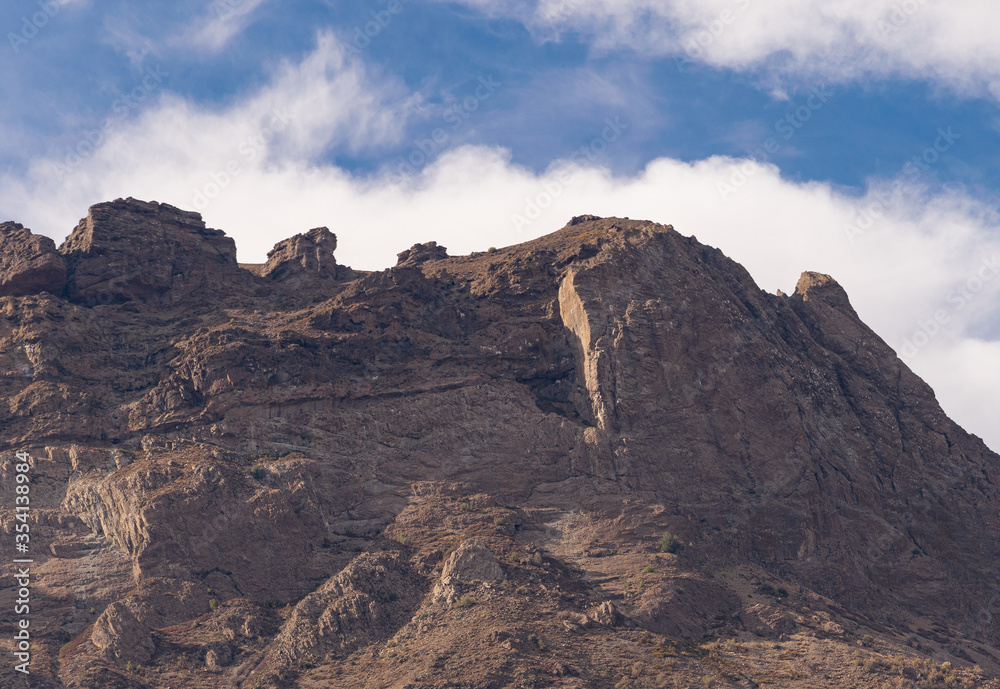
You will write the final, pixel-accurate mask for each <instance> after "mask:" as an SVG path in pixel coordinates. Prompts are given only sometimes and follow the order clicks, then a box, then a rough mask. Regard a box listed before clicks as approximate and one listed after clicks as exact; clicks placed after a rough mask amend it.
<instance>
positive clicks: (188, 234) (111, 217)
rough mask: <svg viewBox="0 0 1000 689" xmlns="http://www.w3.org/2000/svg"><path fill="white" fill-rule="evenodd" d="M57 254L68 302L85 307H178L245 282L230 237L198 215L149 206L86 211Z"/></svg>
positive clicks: (113, 205)
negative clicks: (138, 304)
mask: <svg viewBox="0 0 1000 689" xmlns="http://www.w3.org/2000/svg"><path fill="white" fill-rule="evenodd" d="M59 252H60V253H61V254H62V255H63V256H64V257H65V260H66V265H67V273H68V275H67V283H66V295H67V297H68V298H69V299H70V300H72V301H75V302H80V303H84V304H88V305H92V304H110V303H120V302H124V301H131V300H136V301H142V302H147V303H151V304H164V305H169V304H176V303H178V302H180V301H182V300H184V299H186V298H188V297H190V296H191V295H194V294H198V293H207V292H210V291H212V290H216V289H220V288H224V287H225V286H227V285H229V284H233V283H239V282H244V281H245V280H244V277H245V276H244V271H242V270H241V269H240V268H239V266H238V264H237V262H236V244H235V242H234V241H233V240H232V239H231V238H229V237H226V235H225V233H224V232H222V231H221V230H213V229H209V228H207V227H206V226H205V223H204V221H203V220H202V219H201V215H199V214H198V213H193V212H188V211H182V210H180V209H178V208H175V207H174V206H170V205H167V204H160V203H157V202H155V201H153V202H145V201H138V200H136V199H132V198H128V199H118V200H116V201H112V202H110V203H100V204H97V205H95V206H93V207H91V208H90V211H89V212H88V214H87V217H86V218H84V219H83V220H81V221H80V223H79V224H78V225H77V227H76V229H75V230H73V232H72V233H71V234H70V235H69V237H68V238H67V239H66V241H65V242H64V243H63V244H62V246H61V247H59Z"/></svg>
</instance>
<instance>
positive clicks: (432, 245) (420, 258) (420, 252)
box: [396, 242, 448, 267]
mask: <svg viewBox="0 0 1000 689" xmlns="http://www.w3.org/2000/svg"><path fill="white" fill-rule="evenodd" d="M396 256H397V258H398V259H399V260H398V261H396V267H400V266H416V265H420V264H421V263H426V262H427V261H440V260H442V259H445V258H448V250H447V249H446V248H444V247H443V246H438V243H437V242H427V243H426V244H414V245H413V246H412V247H410V248H409V249H407V250H406V251H402V252H400V253H398V254H396Z"/></svg>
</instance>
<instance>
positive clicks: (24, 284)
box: [0, 222, 66, 297]
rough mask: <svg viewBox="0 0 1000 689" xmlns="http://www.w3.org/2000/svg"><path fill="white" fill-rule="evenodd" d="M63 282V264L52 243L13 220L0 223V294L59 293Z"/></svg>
mask: <svg viewBox="0 0 1000 689" xmlns="http://www.w3.org/2000/svg"><path fill="white" fill-rule="evenodd" d="M65 283H66V264H65V263H64V262H63V259H62V256H60V255H59V253H58V252H56V245H55V242H53V241H52V240H51V239H49V238H48V237H45V236H43V235H37V234H32V233H31V230H28V229H25V228H24V226H22V225H19V224H17V223H13V222H5V223H2V224H0V297H23V296H25V295H28V294H38V293H39V292H48V293H50V294H53V295H55V296H60V295H61V294H62V291H63V285H64V284H65Z"/></svg>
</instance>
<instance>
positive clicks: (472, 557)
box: [441, 539, 507, 584]
mask: <svg viewBox="0 0 1000 689" xmlns="http://www.w3.org/2000/svg"><path fill="white" fill-rule="evenodd" d="M506 578H507V576H506V575H505V574H504V573H503V568H502V567H500V563H499V562H497V558H496V556H495V555H494V554H493V552H492V551H491V550H490V549H489V548H487V547H486V545H485V544H483V543H482V541H479V540H476V539H470V540H468V541H465V542H464V543H462V545H460V546H459V547H458V548H457V549H456V550H455V552H453V553H452V554H451V555H449V556H448V559H447V560H445V563H444V568H443V569H442V570H441V582H442V583H443V584H458V583H471V582H476V581H502V580H504V579H506Z"/></svg>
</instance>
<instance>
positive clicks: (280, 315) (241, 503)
mask: <svg viewBox="0 0 1000 689" xmlns="http://www.w3.org/2000/svg"><path fill="white" fill-rule="evenodd" d="M50 244H51V242H49V243H48V244H47V243H46V241H45V240H44V238H38V237H36V236H34V235H31V233H30V232H29V231H28V230H26V229H24V228H23V227H21V226H20V225H17V224H14V223H5V224H3V225H0V248H2V252H3V253H2V261H0V285H2V290H3V291H2V292H0V294H4V295H6V296H3V297H0V308H2V309H3V313H4V316H5V317H4V319H3V320H2V321H0V371H2V373H3V376H2V378H0V385H2V386H3V394H4V398H5V400H6V402H7V404H6V406H5V407H3V408H2V411H0V445H2V449H3V452H2V454H0V470H2V472H3V478H4V481H3V495H2V498H0V507H2V508H3V512H2V515H3V523H4V528H5V531H6V532H7V533H9V534H13V532H14V524H15V517H14V505H15V490H14V486H15V482H14V478H13V477H14V473H15V469H14V467H15V464H16V463H17V461H18V460H17V459H16V458H15V453H16V452H19V451H23V452H28V453H29V454H30V456H31V458H32V460H31V472H30V474H31V491H32V492H31V496H32V501H31V505H32V513H31V514H32V521H31V544H32V545H31V547H32V548H33V550H32V555H33V557H34V564H33V565H32V567H33V570H32V571H33V572H34V576H35V577H36V579H35V580H34V582H33V588H32V597H33V602H34V605H35V606H37V607H34V606H33V610H32V613H33V618H32V625H33V627H32V629H33V632H34V633H35V634H36V636H35V637H33V643H34V644H35V645H34V649H35V655H34V660H33V666H32V667H33V674H32V677H31V682H32V683H31V685H30V686H31V687H33V688H39V687H86V688H89V687H128V688H132V687H173V688H174V689H178V688H179V687H191V688H193V687H209V686H212V687H214V686H233V687H236V686H239V687H248V688H250V687H277V686H289V687H290V686H300V687H321V686H323V687H327V686H330V687H333V686H335V687H399V688H403V687H442V688H443V687H476V688H487V687H496V688H497V689H500V688H502V687H548V686H552V687H622V688H624V687H660V686H667V687H670V686H694V685H695V684H697V685H699V686H720V687H721V686H733V687H744V686H747V687H748V686H763V685H765V684H769V685H776V686H819V687H844V686H859V687H868V686H871V687H881V686H885V687H896V686H977V687H980V686H998V684H997V683H996V681H995V680H994V679H992V678H993V677H995V676H996V673H997V672H998V671H1000V660H998V658H1000V648H998V647H1000V620H998V618H997V616H996V615H995V614H994V613H995V612H996V607H997V601H998V600H1000V581H998V578H997V571H998V567H1000V492H998V488H997V486H996V484H994V483H993V482H992V479H993V478H994V477H996V476H997V475H998V471H1000V458H998V457H997V455H995V454H993V453H992V452H991V451H989V450H988V449H987V448H986V447H985V445H984V444H983V443H982V442H981V441H980V440H979V439H978V438H976V437H974V436H972V435H970V434H968V433H966V432H965V431H963V430H962V429H961V428H960V427H958V426H957V425H956V424H955V423H954V422H953V421H951V420H950V419H949V418H948V417H947V416H946V415H945V414H944V413H943V412H942V410H941V408H940V406H939V405H938V403H937V401H936V400H935V397H934V393H933V391H932V390H931V389H930V388H929V387H928V386H927V385H926V384H925V383H923V382H922V381H921V380H920V379H919V378H918V377H917V376H916V375H914V374H913V372H912V371H910V370H909V369H908V368H907V367H906V366H905V364H903V363H902V362H901V361H900V359H899V358H898V357H897V356H896V354H895V353H894V352H893V350H892V349H891V348H890V347H889V346H887V345H886V344H885V343H884V342H883V341H882V340H881V339H880V338H879V337H878V336H877V335H876V334H875V333H874V332H872V330H871V329H869V328H868V327H867V326H866V325H865V324H864V323H863V322H862V321H861V320H860V318H859V317H858V315H857V313H856V312H855V311H854V309H853V307H852V306H851V303H850V299H849V297H848V295H847V293H846V292H845V291H844V290H843V288H842V287H841V286H840V285H839V284H838V283H837V282H836V281H835V280H834V279H833V278H832V277H830V276H827V275H822V274H818V273H805V274H803V276H802V279H801V280H800V281H799V284H798V286H797V288H796V291H795V293H794V294H792V295H791V296H785V295H771V294H767V293H765V292H763V291H762V290H761V289H760V288H758V287H757V285H755V284H754V281H753V280H752V278H751V277H750V275H749V274H748V273H747V271H746V270H744V269H743V268H742V267H741V266H740V265H738V264H737V263H735V262H733V261H732V260H730V259H728V258H726V257H725V256H724V255H723V254H722V252H720V251H719V250H718V249H714V248H711V247H708V246H705V245H703V244H700V243H699V242H698V241H696V240H695V239H694V238H691V237H686V236H683V235H681V234H680V233H678V232H676V231H675V230H674V229H673V228H672V227H669V226H663V225H657V224H655V223H651V222H641V221H633V220H627V219H619V218H597V217H595V216H580V217H578V218H574V219H573V220H572V221H571V222H570V223H569V224H568V225H567V226H566V227H565V228H563V229H561V230H559V231H557V232H554V233H553V234H550V235H548V236H546V237H542V238H540V239H537V240H534V241H530V242H527V243H524V244H521V245H517V246H512V247H508V248H504V249H499V250H490V251H489V252H483V253H477V254H473V255H471V256H457V257H451V256H448V254H447V251H446V249H445V248H444V247H439V246H437V245H436V244H434V243H431V244H427V245H417V246H415V247H413V248H412V249H410V250H409V251H405V252H403V253H401V254H400V262H399V265H397V266H396V267H393V268H390V269H388V270H384V271H380V272H372V273H366V272H361V271H354V270H351V269H350V268H348V267H346V266H342V265H338V263H337V262H336V259H335V257H334V252H335V250H336V245H337V241H336V236H335V235H334V233H333V232H331V231H330V230H328V229H327V228H317V229H314V230H310V231H309V232H307V233H304V234H301V235H297V236H296V237H293V238H291V239H288V240H285V241H283V242H281V243H279V244H278V245H277V246H276V247H275V249H274V251H272V252H271V254H269V259H268V262H267V263H266V264H264V265H259V266H247V265H241V264H239V263H238V262H237V260H236V248H235V245H234V243H233V241H232V240H231V239H229V238H228V237H226V236H225V234H224V233H222V232H221V231H219V230H212V229H209V228H206V227H205V224H204V223H203V222H202V220H201V218H200V217H199V216H198V215H197V214H194V213H187V212H184V211H181V210H178V209H176V208H173V207H171V206H167V205H165V204H157V203H146V202H141V201H136V200H134V199H127V200H118V201H114V202H112V203H107V204H100V205H98V206H95V207H93V208H92V209H91V210H90V213H89V215H88V217H87V218H85V219H84V220H83V221H81V223H80V225H79V226H78V227H77V229H76V230H75V231H74V232H73V233H72V234H71V235H70V237H69V238H68V239H67V240H66V242H65V243H64V244H63V245H62V246H61V247H59V249H58V250H56V249H55V247H54V245H52V246H50ZM10 537H11V539H12V538H13V535H11V536H10ZM12 581H13V579H12V578H10V577H8V578H6V579H5V582H8V583H7V584H5V585H6V586H8V588H6V589H5V590H4V595H5V596H7V597H8V598H9V599H10V600H9V602H10V603H11V604H10V605H6V604H4V606H3V609H4V610H5V611H10V610H13V602H12V601H13V598H12V596H13V594H14V593H15V591H14V589H13V588H11V587H12V584H11V583H10V582H12ZM9 614H10V613H9V612H4V613H3V615H4V616H9ZM7 619H8V623H9V617H8V618H7ZM11 629H12V628H11ZM10 636H12V634H9V635H8V638H9V637H10ZM8 643H9V642H8ZM0 680H2V683H3V685H4V686H11V687H17V686H28V685H26V684H24V681H23V678H22V677H21V676H19V675H18V674H17V673H16V672H15V671H14V670H13V668H12V667H11V664H7V665H5V666H3V668H2V669H0ZM907 682H910V683H911V684H906V683H907ZM921 682H923V684H920V683H921ZM949 683H950V684H949Z"/></svg>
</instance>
